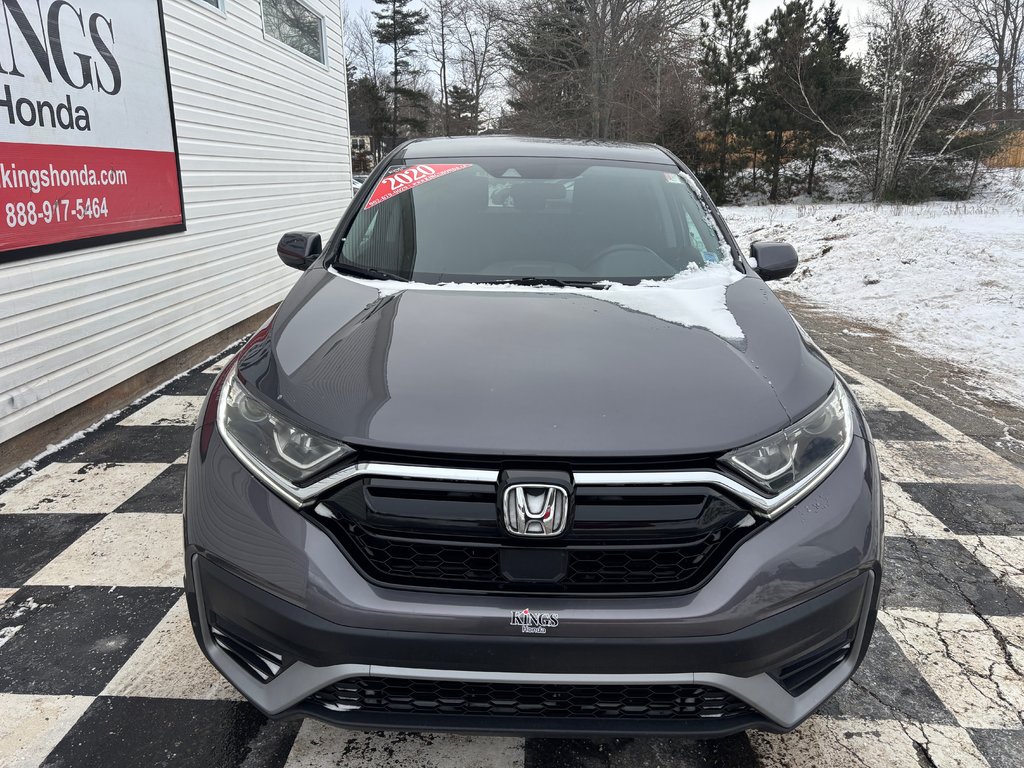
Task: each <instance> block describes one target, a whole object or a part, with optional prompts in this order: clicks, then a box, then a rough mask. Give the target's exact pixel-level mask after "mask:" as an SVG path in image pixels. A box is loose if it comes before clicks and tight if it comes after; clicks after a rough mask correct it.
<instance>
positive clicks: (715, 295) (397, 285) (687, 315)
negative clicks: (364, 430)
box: [342, 263, 744, 340]
mask: <svg viewBox="0 0 1024 768" xmlns="http://www.w3.org/2000/svg"><path fill="white" fill-rule="evenodd" d="M342 277H344V278H345V279H346V280H351V281H353V282H355V283H359V284H360V285H365V286H367V287H368V288H375V289H376V290H377V291H378V293H379V294H380V296H381V297H383V296H390V295H392V294H395V293H400V292H402V291H496V292H501V293H514V292H524V293H560V294H576V295H579V296H586V297H587V298H588V299H597V300H599V301H607V302H610V303H612V304H616V305H618V306H620V307H623V308H624V309H628V310H631V311H634V312H640V313H642V314H645V315H650V316H652V317H657V318H658V319H660V320H664V321H666V322H669V323H675V324H677V325H685V326H689V327H693V328H704V329H706V330H708V331H711V332H712V333H713V334H715V335H716V336H720V337H722V338H724V339H736V340H742V339H743V338H744V337H743V329H741V328H740V326H739V324H738V323H737V322H736V318H735V317H734V316H733V314H732V312H730V311H729V307H728V306H727V304H726V300H725V299H726V296H725V294H726V290H727V289H728V287H729V286H730V285H732V284H733V283H735V282H736V281H737V280H742V279H743V273H742V272H740V271H738V270H737V269H736V268H735V267H733V266H732V265H731V264H728V263H723V264H713V265H709V266H706V267H698V266H697V265H696V264H690V266H689V267H688V268H687V269H685V270H683V271H682V272H679V273H678V274H676V275H674V276H673V277H670V278H668V279H666V280H642V281H641V282H639V283H638V284H636V285H624V284H622V283H616V282H612V281H604V282H602V283H600V285H606V286H608V287H607V288H605V289H604V290H595V289H593V288H578V287H574V286H566V287H564V288H563V287H559V286H552V285H507V284H501V285H497V284H494V283H438V284H431V283H416V282H408V283H407V282H402V281H400V280H367V279H363V278H358V277H353V276H351V275H342Z"/></svg>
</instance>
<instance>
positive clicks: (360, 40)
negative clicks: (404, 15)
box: [342, 10, 387, 84]
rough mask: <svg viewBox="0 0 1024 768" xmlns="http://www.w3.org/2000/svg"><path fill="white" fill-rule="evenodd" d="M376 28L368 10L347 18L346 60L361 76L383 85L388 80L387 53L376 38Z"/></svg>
mask: <svg viewBox="0 0 1024 768" xmlns="http://www.w3.org/2000/svg"><path fill="white" fill-rule="evenodd" d="M376 27H377V22H376V20H375V19H374V18H373V16H371V15H370V13H369V12H368V11H366V10H362V11H360V12H359V13H357V14H355V15H353V16H346V17H345V23H344V26H343V27H342V28H343V30H344V32H345V59H346V61H347V62H348V63H349V64H350V65H351V66H354V67H355V68H356V71H357V72H358V73H359V74H360V75H368V76H369V77H371V78H373V80H374V81H375V82H377V83H380V84H383V83H384V81H385V80H386V79H387V51H386V50H385V49H384V48H383V46H381V44H380V43H378V42H377V39H376V37H375V36H374V35H375V32H374V30H375V29H376Z"/></svg>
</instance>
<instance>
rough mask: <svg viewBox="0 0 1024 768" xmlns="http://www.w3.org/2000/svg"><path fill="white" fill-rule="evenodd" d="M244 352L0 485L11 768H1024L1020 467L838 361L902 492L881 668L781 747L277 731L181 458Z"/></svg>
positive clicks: (861, 677)
mask: <svg viewBox="0 0 1024 768" xmlns="http://www.w3.org/2000/svg"><path fill="white" fill-rule="evenodd" d="M226 359H227V358H225V359H222V360H220V361H219V362H217V363H216V364H214V365H211V366H209V367H207V366H200V367H198V368H196V369H194V370H193V371H190V372H189V373H187V374H185V375H184V376H182V377H180V378H178V379H175V380H174V381H172V382H170V383H169V384H168V385H166V386H165V387H163V388H162V389H161V390H160V391H159V392H157V393H155V394H153V395H151V396H149V397H147V398H144V399H143V400H142V401H140V403H137V404H136V405H134V406H132V407H131V408H129V409H127V410H126V411H125V412H122V413H120V414H118V415H117V416H115V417H114V418H112V419H110V420H108V421H107V422H105V423H104V424H102V425H101V426H100V427H98V428H97V429H95V430H94V431H91V432H89V433H87V434H86V435H85V436H83V437H81V438H80V439H78V440H75V441H74V442H71V443H69V444H67V445H66V446H64V447H62V448H61V449H59V450H58V451H56V452H54V453H52V454H50V455H48V456H46V457H45V458H44V459H43V460H41V461H40V462H39V464H38V465H37V466H36V467H35V468H34V469H33V470H32V471H31V472H29V473H22V475H21V476H16V477H15V478H13V479H11V480H8V481H7V482H6V483H4V484H2V485H0V766H5V767H6V766H36V765H47V766H93V765H96V766H100V765H102V766H122V765H124V766H147V768H148V767H149V766H158V765H203V766H218V767H219V766H248V767H250V768H260V767H264V766H265V767H266V768H271V767H275V768H276V767H278V766H288V767H289V768H297V767H298V766H322V765H339V766H346V767H358V766H380V765H387V766H410V767H411V766H425V765H434V766H447V765H451V766H481V767H483V766H487V767H489V766H502V767H504V766H528V767H535V768H541V767H543V768H548V767H551V766H557V767H558V768H573V767H574V766H621V767H625V766H658V765H664V766H729V767H731V766H737V767H739V766H765V767H766V768H767V767H774V766H779V767H780V768H781V767H782V766H787V767H797V766H799V767H803V766H829V768H841V767H842V766H854V765H859V766H886V768H897V767H898V766H913V767H914V768H917V766H940V767H943V768H944V767H945V766H965V767H966V766H972V767H973V766H986V765H988V766H991V767H992V768H1020V766H1022V765H1024V469H1021V468H1020V467H1018V466H1016V465H1014V464H1011V463H1009V462H1008V461H1006V460H1005V459H1003V458H1000V457H999V456H998V455H996V454H995V453H993V452H992V451H990V450H989V449H988V448H986V447H984V446H983V445H981V444H980V443H978V442H976V441H975V440H973V439H971V438H969V437H967V436H965V435H964V434H962V433H960V432H958V431H957V430H955V429H953V428H952V427H950V426H949V425H947V424H946V423H944V422H942V421H940V420H939V419H937V418H935V417H934V416H932V415H931V414H930V413H928V412H926V411H924V410H922V409H921V408H919V407H917V406H915V405H913V404H912V403H910V402H908V401H907V400H905V399H903V398H902V397H900V396H899V395H898V394H896V393H895V392H893V391H891V390H889V389H886V388H885V387H883V386H881V385H879V384H877V383H875V382H873V381H871V380H869V379H867V378H865V377H863V376H861V375H860V374H858V373H857V372H856V371H853V370H849V369H848V368H846V367H845V366H843V365H838V367H839V369H840V371H841V372H842V373H843V374H844V375H845V376H846V377H847V379H848V380H849V381H850V382H851V385H852V387H853V389H854V390H855V392H856V394H857V396H858V398H859V399H860V401H861V403H862V404H863V405H864V407H865V408H866V409H867V410H868V416H869V419H870V424H871V427H872V430H873V432H874V435H875V438H876V440H877V444H878V451H879V456H880V460H881V463H882V472H883V475H884V492H885V498H886V505H887V509H886V513H887V518H888V519H887V530H886V561H887V562H886V567H887V571H886V576H885V584H884V587H883V595H884V596H883V601H882V612H881V615H880V622H879V625H878V628H877V629H876V632H875V638H874V641H873V643H872V646H871V650H870V652H869V654H868V657H867V660H866V661H865V664H864V666H863V667H862V669H861V670H860V671H859V672H858V674H857V675H856V677H855V678H854V680H853V681H851V682H850V683H849V684H848V685H846V686H845V687H844V688H843V689H841V690H840V692H839V693H838V694H837V695H836V696H835V697H834V698H833V699H832V700H830V701H829V702H828V703H827V704H826V705H825V706H824V707H823V709H822V711H821V712H820V713H819V714H817V715H815V716H814V717H813V718H811V719H810V720H809V721H807V722H806V723H805V724H804V725H803V726H801V727H800V728H799V729H797V730H796V731H794V732H793V733H790V734H786V735H781V736H780V735H773V734H766V733H760V732H750V733H747V734H743V735H740V736H735V737H732V738H729V739H723V740H718V741H707V742H687V741H682V740H676V739H635V740H610V741H606V742H601V741H577V740H559V739H525V740H524V739H519V738H494V737H482V736H478V737H465V736H447V735H429V734H364V733H355V732H348V731H343V730H339V729H335V728H331V727H329V726H325V725H322V724H320V723H317V722H315V721H285V722H271V721H268V720H266V719H265V718H264V717H262V716H261V715H260V714H259V713H258V712H257V711H256V710H254V709H253V708H252V707H251V706H249V705H248V704H247V703H246V702H244V701H243V700H242V699H241V698H240V696H239V695H238V694H237V693H235V691H234V690H233V689H232V688H231V687H230V686H229V685H228V684H227V683H225V682H224V681H223V680H222V679H221V678H220V677H219V675H218V674H217V673H216V672H215V671H214V670H213V669H212V668H211V667H210V665H209V664H208V663H207V662H206V660H205V659H204V657H203V656H202V654H201V653H200V651H199V649H198V647H197V646H196V643H195V640H194V639H193V636H192V633H191V630H190V628H189V626H188V616H187V611H186V607H185V601H184V597H183V590H182V584H181V581H182V573H181V561H182V552H181V530H180V527H181V520H180V514H181V486H182V481H183V477H184V471H185V466H184V461H185V451H186V449H187V447H188V443H189V438H190V434H191V430H192V426H191V425H192V424H194V423H195V420H196V416H197V412H198V409H199V407H200V404H201V402H202V399H203V395H204V394H205V393H206V390H207V388H208V387H209V385H210V383H211V382H212V380H213V377H214V375H215V373H216V372H217V371H218V370H219V368H220V366H222V365H223V364H224V362H225V360H226Z"/></svg>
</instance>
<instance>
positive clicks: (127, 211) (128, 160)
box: [0, 144, 181, 251]
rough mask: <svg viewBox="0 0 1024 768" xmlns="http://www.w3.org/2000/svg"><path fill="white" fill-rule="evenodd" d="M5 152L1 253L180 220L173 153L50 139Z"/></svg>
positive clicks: (0, 171)
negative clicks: (61, 143)
mask: <svg viewBox="0 0 1024 768" xmlns="http://www.w3.org/2000/svg"><path fill="white" fill-rule="evenodd" d="M4 150H5V159H4V160H0V188H2V189H3V207H2V208H0V251H7V250H14V249H18V248H29V247H32V246H36V245H44V244H47V243H52V242H54V241H68V240H77V239H79V238H90V237H100V236H103V235H111V234H115V233H121V232H131V231H135V230H147V229H157V228H160V227H166V226H170V225H174V224H180V223H181V200H180V197H179V194H178V164H177V159H176V158H175V155H174V153H173V152H153V151H149V150H139V149H105V148H102V147H61V146H55V145H48V144H5V145H4ZM6 151H10V152H11V154H6ZM12 157H13V158H17V159H16V160H13V161H11V162H7V159H8V158H12Z"/></svg>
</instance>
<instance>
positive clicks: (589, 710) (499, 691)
mask: <svg viewBox="0 0 1024 768" xmlns="http://www.w3.org/2000/svg"><path fill="white" fill-rule="evenodd" d="M311 703H312V704H314V705H318V706H320V707H325V708H327V709H331V710H335V711H339V710H340V711H346V710H370V711H376V712H394V713H411V714H427V713H434V714H438V715H492V716H501V717H568V718H573V717H581V718H609V719H620V718H638V719H661V720H691V719H724V718H734V717H742V716H746V715H751V714H753V713H754V712H753V710H752V709H751V708H750V707H749V706H748V705H747V704H745V703H744V702H742V701H740V700H739V699H737V698H736V697H734V696H732V695H731V694H728V693H726V692H725V691H721V690H718V689H716V688H711V687H707V686H699V685H540V684H514V683H479V682H453V681H436V680H404V679H398V678H354V679H349V680H345V681H342V682H339V683H335V684H334V685H332V686H330V687H328V688H325V689H324V690H322V691H320V692H319V693H317V694H315V695H314V696H313V697H311Z"/></svg>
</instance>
